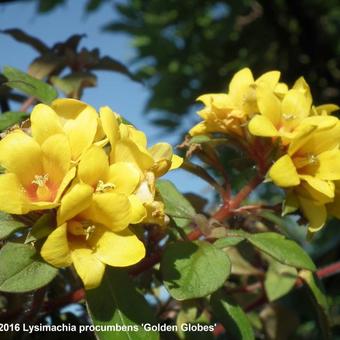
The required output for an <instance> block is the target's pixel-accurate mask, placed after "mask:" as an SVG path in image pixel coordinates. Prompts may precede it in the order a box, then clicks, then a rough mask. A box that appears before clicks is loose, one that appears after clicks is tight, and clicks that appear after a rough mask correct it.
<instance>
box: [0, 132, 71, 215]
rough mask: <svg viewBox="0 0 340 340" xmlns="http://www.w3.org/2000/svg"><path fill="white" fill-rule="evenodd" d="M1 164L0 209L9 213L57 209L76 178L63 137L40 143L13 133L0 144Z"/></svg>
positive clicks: (65, 139)
mask: <svg viewBox="0 0 340 340" xmlns="http://www.w3.org/2000/svg"><path fill="white" fill-rule="evenodd" d="M36 132H38V130H36ZM39 133H41V131H39ZM0 164H1V166H3V167H4V168H5V169H6V172H5V174H3V175H0V210H3V211H6V212H8V213H11V214H26V213H28V212H29V211H32V210H41V209H50V208H53V207H56V206H57V205H58V204H59V201H60V197H61V195H62V193H63V192H64V190H65V188H66V187H67V185H68V184H69V183H70V181H71V180H72V179H73V177H74V175H75V168H71V148H70V145H69V142H68V139H67V137H66V136H65V135H63V134H54V135H51V136H48V137H46V138H45V140H44V141H42V142H41V144H39V143H37V141H36V140H35V139H33V138H32V137H31V136H29V135H27V134H25V133H24V132H23V131H21V130H15V131H13V132H11V133H9V134H8V135H6V137H5V138H4V139H3V140H1V141H0Z"/></svg>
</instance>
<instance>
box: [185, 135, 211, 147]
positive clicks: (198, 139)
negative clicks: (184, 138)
mask: <svg viewBox="0 0 340 340" xmlns="http://www.w3.org/2000/svg"><path fill="white" fill-rule="evenodd" d="M210 141H211V137H210V136H206V135H200V136H194V137H192V138H191V139H190V141H189V145H192V144H202V143H207V142H210Z"/></svg>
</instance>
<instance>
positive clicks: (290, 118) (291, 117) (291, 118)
mask: <svg viewBox="0 0 340 340" xmlns="http://www.w3.org/2000/svg"><path fill="white" fill-rule="evenodd" d="M282 117H283V119H284V120H287V121H289V120H294V119H295V118H296V116H295V115H293V114H288V113H284V114H283V115H282Z"/></svg>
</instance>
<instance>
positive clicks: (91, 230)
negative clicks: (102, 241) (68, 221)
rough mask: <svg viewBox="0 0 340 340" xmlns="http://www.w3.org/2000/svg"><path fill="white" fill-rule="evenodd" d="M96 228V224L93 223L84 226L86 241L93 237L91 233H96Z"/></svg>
mask: <svg viewBox="0 0 340 340" xmlns="http://www.w3.org/2000/svg"><path fill="white" fill-rule="evenodd" d="M95 230H96V226H95V225H93V224H92V225H90V226H88V227H87V228H84V231H85V240H86V241H87V240H88V239H89V238H90V237H91V235H92V234H93V233H94V231H95Z"/></svg>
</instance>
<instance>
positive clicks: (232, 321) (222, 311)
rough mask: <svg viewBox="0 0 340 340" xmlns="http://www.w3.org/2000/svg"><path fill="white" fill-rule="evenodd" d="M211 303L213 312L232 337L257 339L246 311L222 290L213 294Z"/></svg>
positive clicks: (246, 339) (247, 339) (242, 339)
mask: <svg viewBox="0 0 340 340" xmlns="http://www.w3.org/2000/svg"><path fill="white" fill-rule="evenodd" d="M210 304H211V307H212V312H213V314H214V315H215V317H216V318H217V319H218V320H219V321H220V322H221V323H222V324H223V326H224V328H225V330H226V333H227V334H228V335H231V338H232V339H235V340H236V339H240V340H253V339H255V336H254V332H253V328H252V327H251V324H250V321H249V320H248V317H247V315H246V314H245V312H244V311H243V310H242V308H241V307H240V306H239V305H237V304H236V303H234V302H233V301H232V300H231V299H230V298H229V297H228V296H227V295H226V294H225V293H224V292H223V291H222V290H219V291H217V292H215V293H214V294H212V296H211V298H210Z"/></svg>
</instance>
